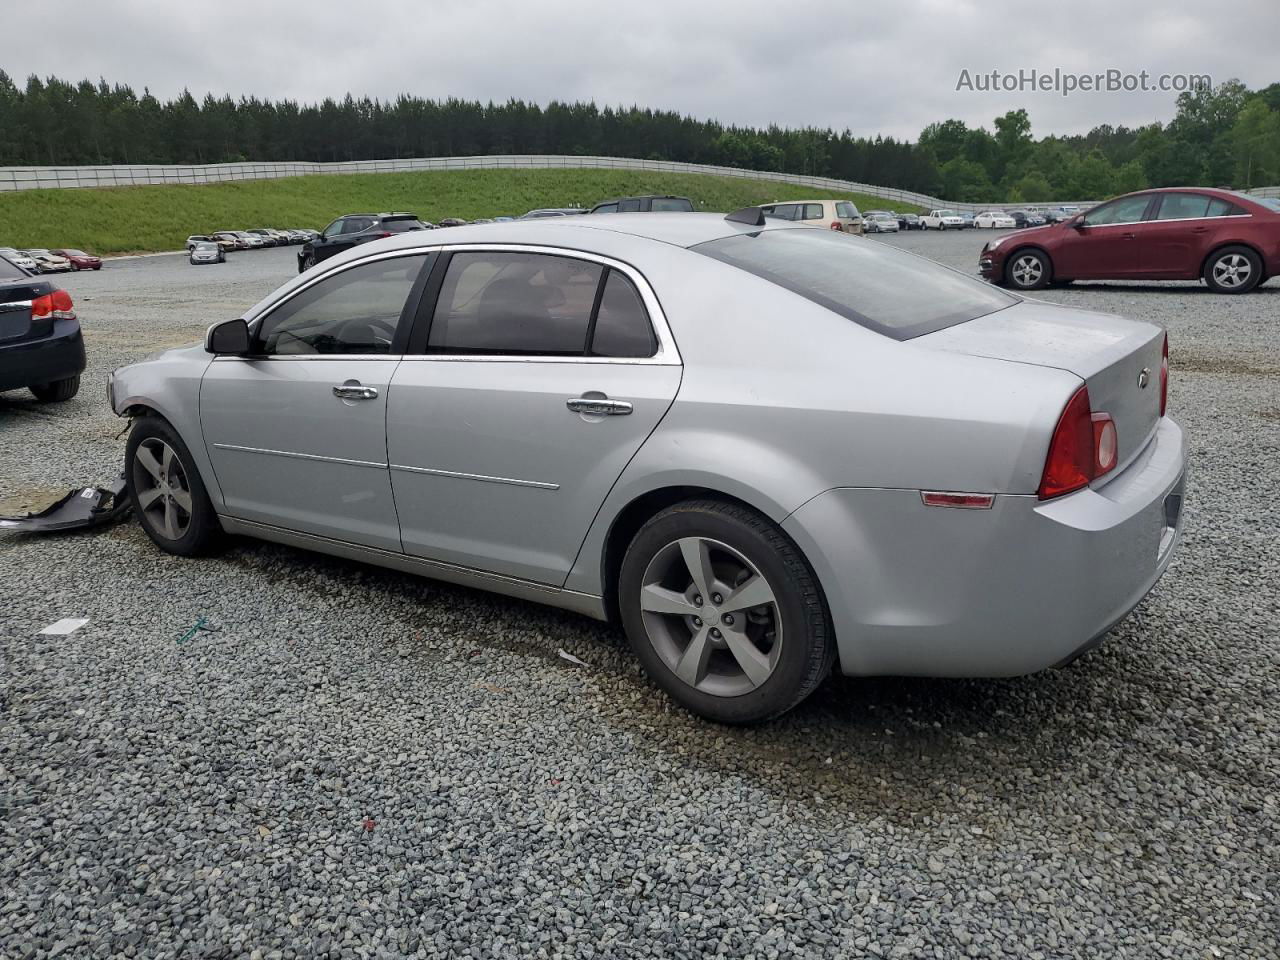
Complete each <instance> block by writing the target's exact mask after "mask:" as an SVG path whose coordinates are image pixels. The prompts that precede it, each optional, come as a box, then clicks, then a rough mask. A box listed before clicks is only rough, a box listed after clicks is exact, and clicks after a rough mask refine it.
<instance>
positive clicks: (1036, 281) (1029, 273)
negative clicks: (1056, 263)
mask: <svg viewBox="0 0 1280 960" xmlns="http://www.w3.org/2000/svg"><path fill="white" fill-rule="evenodd" d="M1049 273H1050V271H1049V262H1048V260H1046V259H1045V256H1044V254H1042V253H1040V252H1039V251H1036V250H1020V251H1019V252H1018V253H1016V254H1014V255H1013V258H1012V259H1011V260H1010V261H1009V266H1008V267H1007V268H1006V276H1008V278H1009V283H1010V284H1012V285H1013V286H1015V287H1017V288H1018V289H1019V290H1038V289H1040V288H1041V287H1043V286H1046V285H1047V284H1048V283H1049Z"/></svg>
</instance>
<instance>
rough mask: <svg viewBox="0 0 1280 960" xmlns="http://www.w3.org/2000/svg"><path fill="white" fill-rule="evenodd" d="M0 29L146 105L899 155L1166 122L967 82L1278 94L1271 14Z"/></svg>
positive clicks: (72, 74)
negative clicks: (1002, 74) (962, 138)
mask: <svg viewBox="0 0 1280 960" xmlns="http://www.w3.org/2000/svg"><path fill="white" fill-rule="evenodd" d="M1228 10H1229V14H1230V15H1229V16H1223V15H1222V14H1223V13H1225V12H1227V11H1228ZM0 23H3V26H4V30H3V32H4V36H5V38H6V39H5V42H4V43H3V44H2V45H0V68H3V69H4V70H5V71H7V72H8V73H9V74H10V75H11V76H12V77H13V78H14V79H15V81H17V82H18V83H19V84H21V83H23V82H24V80H25V78H26V77H27V76H28V75H29V74H31V73H33V72H34V73H37V74H40V75H42V76H43V75H48V74H51V73H52V74H56V75H58V76H60V77H62V78H64V79H80V78H83V77H89V78H91V79H95V80H96V79H97V78H98V77H100V76H101V77H106V78H107V80H109V81H111V82H126V83H129V84H131V85H132V86H133V87H135V88H136V89H137V90H138V92H141V90H142V88H143V87H144V86H145V87H150V88H151V91H152V92H153V93H155V94H156V95H158V96H171V95H173V94H176V93H178V92H180V91H181V90H182V88H183V87H184V86H185V87H188V88H189V89H190V90H191V92H192V93H193V94H195V95H196V96H197V97H201V96H203V95H204V94H205V93H207V92H214V93H218V94H221V93H224V92H227V93H231V94H232V95H234V96H240V95H247V94H256V95H258V96H260V97H269V98H281V97H289V98H293V99H297V100H301V101H304V102H309V101H315V100H319V99H322V98H324V97H325V96H334V97H341V96H342V95H344V94H346V93H347V92H348V91H350V92H352V93H354V94H356V95H357V96H359V95H369V96H375V97H382V98H393V97H394V96H395V95H396V94H398V93H401V92H407V93H414V94H418V95H420V96H424V97H435V98H444V97H450V96H453V97H461V98H468V99H479V100H490V99H492V100H499V101H500V100H506V99H507V98H509V97H519V98H522V99H525V100H532V101H536V102H538V103H544V104H545V103H546V102H547V101H549V100H553V99H558V100H578V99H581V100H594V101H595V102H596V103H598V104H600V105H602V106H603V105H606V104H623V105H628V106H629V105H631V104H638V105H640V106H647V107H654V108H660V109H667V110H676V111H680V112H682V113H687V114H691V115H693V116H696V117H700V118H703V117H709V118H715V119H718V120H720V121H722V122H725V123H739V124H750V125H757V126H764V125H768V124H770V123H776V124H779V125H781V126H804V125H816V126H823V127H827V126H829V127H833V128H835V129H844V128H846V127H847V128H849V129H850V130H852V131H853V132H854V133H855V134H858V135H866V136H874V135H875V134H877V133H880V134H884V135H886V136H888V135H892V136H895V137H900V138H901V137H906V138H910V139H915V137H916V135H917V134H918V133H919V131H920V129H921V128H922V127H923V126H924V125H925V124H927V123H929V122H931V121H934V120H942V119H947V118H949V117H958V118H960V119H962V120H965V121H966V122H969V123H970V124H986V125H987V126H990V122H991V118H992V117H994V116H996V115H998V114H1001V113H1003V112H1005V111H1006V110H1010V109H1013V108H1016V107H1025V108H1026V109H1027V110H1028V111H1029V112H1030V114H1031V121H1032V132H1033V134H1034V135H1035V136H1037V137H1039V136H1043V135H1045V134H1047V133H1076V132H1084V131H1086V130H1088V129H1089V128H1091V127H1093V126H1095V125H1097V124H1099V123H1112V124H1116V125H1119V124H1127V125H1130V126H1134V125H1138V124H1142V123H1147V122H1150V121H1152V120H1168V119H1169V118H1170V117H1171V116H1172V115H1173V111H1174V98H1175V96H1176V94H1174V93H1161V92H1147V93H1142V92H1133V93H1122V92H1121V93H1093V94H1083V93H1076V94H1075V95H1073V96H1070V97H1066V98H1064V97H1062V96H1060V95H1059V94H1056V93H1052V92H996V93H981V92H974V91H966V90H960V91H958V90H957V89H956V87H957V83H958V82H959V80H960V78H961V72H962V71H963V70H968V71H969V72H970V75H971V76H973V77H975V78H976V75H977V74H979V73H988V72H990V71H991V70H993V69H995V70H1002V71H1008V72H1011V73H1016V72H1017V71H1018V70H1019V69H1027V70H1030V69H1032V68H1035V69H1038V70H1040V71H1047V72H1052V71H1053V70H1054V68H1059V69H1061V70H1063V71H1069V72H1075V73H1094V72H1100V71H1105V70H1107V69H1108V68H1114V69H1117V70H1120V71H1123V72H1129V73H1134V74H1137V73H1138V72H1140V71H1143V70H1147V71H1149V72H1150V73H1151V74H1152V75H1153V77H1157V76H1159V75H1160V74H1164V73H1168V74H1175V73H1176V74H1208V75H1210V76H1211V77H1212V78H1213V80H1214V82H1215V83H1216V82H1221V81H1222V80H1226V79H1229V78H1232V77H1236V78H1239V79H1240V80H1243V81H1244V82H1245V83H1246V84H1247V85H1249V86H1250V87H1255V88H1256V87H1260V86H1265V85H1267V84H1269V83H1272V82H1274V81H1277V80H1280V58H1278V57H1277V49H1278V48H1277V43H1278V42H1280V0H1234V2H1233V3H1231V4H1230V5H1228V6H1223V5H1221V4H1218V5H1215V4H1212V3H1205V2H1203V0H1163V2H1161V3H1158V4H1156V3H1150V2H1133V0H1069V2H1068V0H1063V2H1058V3H1034V4H1029V5H1028V4H1009V3H992V2H989V0H988V2H984V3H971V2H964V0H896V2H892V3H888V2H881V3H874V4H873V3H866V2H858V0H812V2H804V0H799V2H794V3H789V4H779V3H777V2H772V3H769V4H763V3H759V4H757V3H754V2H749V0H739V2H720V0H714V2H701V0H680V2H672V0H640V2H634V0H633V2H628V3H609V2H608V0H601V2H597V3H594V4H586V3H570V2H561V0H464V2H457V0H453V2H448V3H443V2H430V0H416V2H412V0H386V2H380V0H363V2H352V0H307V2H305V3H289V4H285V3H280V2H271V0H211V2H203V0H164V2H150V0H111V2H105V3H104V2H101V0H94V2H92V3H86V2H81V0H69V2H62V3H58V4H55V5H54V6H53V7H50V6H49V5H48V4H43V3H22V4H15V3H10V4H5V8H4V11H3V13H0ZM974 82H975V83H976V82H977V81H976V79H975V81H974Z"/></svg>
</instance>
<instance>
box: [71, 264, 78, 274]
mask: <svg viewBox="0 0 1280 960" xmlns="http://www.w3.org/2000/svg"><path fill="white" fill-rule="evenodd" d="M71 272H72V273H79V272H80V266H79V265H78V264H76V263H72V264H71Z"/></svg>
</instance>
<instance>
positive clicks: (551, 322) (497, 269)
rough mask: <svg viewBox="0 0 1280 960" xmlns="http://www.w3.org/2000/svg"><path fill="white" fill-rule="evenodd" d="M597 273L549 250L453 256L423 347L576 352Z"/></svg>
mask: <svg viewBox="0 0 1280 960" xmlns="http://www.w3.org/2000/svg"><path fill="white" fill-rule="evenodd" d="M603 270H604V268H603V267H602V266H600V265H599V264H597V263H591V262H588V261H586V260H575V259H572V258H570V257H561V256H555V255H551V254H531V253H505V252H498V251H491V252H476V253H455V254H454V255H453V258H452V259H451V260H450V261H449V270H448V272H447V273H446V274H445V278H444V284H443V285H442V287H441V289H440V296H439V299H438V300H437V301H436V309H435V314H434V315H433V317H432V320H431V332H430V334H429V335H428V337H427V352H428V353H436V354H489V355H516V356H521V355H526V356H527V355H538V356H581V355H582V353H583V351H584V350H585V348H586V343H587V330H588V327H589V325H590V322H591V313H592V309H593V307H594V306H595V301H596V290H597V288H598V287H599V284H600V277H601V274H602V273H603Z"/></svg>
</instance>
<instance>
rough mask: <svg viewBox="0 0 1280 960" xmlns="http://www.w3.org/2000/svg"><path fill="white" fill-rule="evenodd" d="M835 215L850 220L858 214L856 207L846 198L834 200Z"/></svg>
mask: <svg viewBox="0 0 1280 960" xmlns="http://www.w3.org/2000/svg"><path fill="white" fill-rule="evenodd" d="M836 216H837V217H842V218H844V219H845V220H852V219H854V218H856V217H857V216H858V208H857V207H855V206H854V205H853V204H852V203H850V202H849V201H848V200H839V201H837V202H836Z"/></svg>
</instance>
